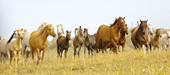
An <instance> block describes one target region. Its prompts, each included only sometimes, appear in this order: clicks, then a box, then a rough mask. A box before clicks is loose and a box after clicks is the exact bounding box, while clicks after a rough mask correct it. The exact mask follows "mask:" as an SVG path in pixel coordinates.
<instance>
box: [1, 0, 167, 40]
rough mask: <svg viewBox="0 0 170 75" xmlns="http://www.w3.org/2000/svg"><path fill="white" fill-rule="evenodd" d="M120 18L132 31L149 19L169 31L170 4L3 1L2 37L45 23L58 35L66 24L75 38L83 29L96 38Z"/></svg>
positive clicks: (151, 0)
mask: <svg viewBox="0 0 170 75" xmlns="http://www.w3.org/2000/svg"><path fill="white" fill-rule="evenodd" d="M119 16H121V17H124V16H126V18H125V21H126V24H128V27H129V28H131V27H132V25H133V27H135V26H137V21H138V20H140V19H141V20H146V19H148V24H152V25H153V27H154V29H156V28H165V29H170V26H169V25H170V0H0V35H1V36H2V38H10V36H11V35H12V33H13V31H14V30H15V29H19V28H25V29H27V30H37V28H38V27H39V26H40V24H41V23H42V22H47V23H50V24H52V25H53V26H54V28H55V32H56V30H57V29H56V25H58V24H63V29H64V31H65V33H66V30H69V31H72V34H71V35H72V37H73V36H74V29H75V28H78V27H79V26H80V25H81V26H82V28H88V29H89V33H90V34H94V33H96V32H97V29H98V28H99V26H100V25H102V24H106V25H110V24H111V23H113V21H114V20H115V18H118V17H119ZM56 33H57V32H56ZM48 40H49V41H51V40H52V37H48Z"/></svg>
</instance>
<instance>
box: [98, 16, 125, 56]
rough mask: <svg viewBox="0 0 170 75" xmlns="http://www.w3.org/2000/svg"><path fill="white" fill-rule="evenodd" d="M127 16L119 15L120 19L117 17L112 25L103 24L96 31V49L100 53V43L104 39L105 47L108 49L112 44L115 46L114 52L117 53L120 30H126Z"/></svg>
mask: <svg viewBox="0 0 170 75" xmlns="http://www.w3.org/2000/svg"><path fill="white" fill-rule="evenodd" d="M124 19H125V17H124V18H122V17H119V18H118V19H117V18H116V19H115V22H114V23H113V24H111V25H110V26H107V25H101V26H100V27H99V28H98V31H97V33H96V47H95V50H96V52H97V53H98V48H99V44H100V42H101V40H102V42H104V43H105V44H104V46H103V49H104V50H105V51H106V49H107V48H108V46H110V45H111V44H112V45H113V47H114V50H113V51H114V52H115V53H116V54H117V44H118V43H119V39H120V30H123V31H125V30H126V28H125V20H124Z"/></svg>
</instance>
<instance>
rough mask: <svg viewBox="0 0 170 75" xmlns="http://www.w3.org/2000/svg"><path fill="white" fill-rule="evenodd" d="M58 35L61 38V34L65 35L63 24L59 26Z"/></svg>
mask: <svg viewBox="0 0 170 75" xmlns="http://www.w3.org/2000/svg"><path fill="white" fill-rule="evenodd" d="M57 33H58V35H59V36H60V34H62V33H64V30H63V25H62V24H59V25H57Z"/></svg>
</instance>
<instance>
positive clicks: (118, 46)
mask: <svg viewBox="0 0 170 75" xmlns="http://www.w3.org/2000/svg"><path fill="white" fill-rule="evenodd" d="M117 48H118V51H119V52H120V49H119V48H120V44H118V45H117Z"/></svg>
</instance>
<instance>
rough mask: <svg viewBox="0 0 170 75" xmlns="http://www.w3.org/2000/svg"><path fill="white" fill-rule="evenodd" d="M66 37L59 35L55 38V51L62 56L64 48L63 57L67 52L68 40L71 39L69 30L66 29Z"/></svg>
mask: <svg viewBox="0 0 170 75" xmlns="http://www.w3.org/2000/svg"><path fill="white" fill-rule="evenodd" d="M66 33H67V34H66V37H65V36H60V37H58V39H57V41H56V42H57V53H58V55H59V56H60V57H61V58H62V55H63V51H64V50H65V58H66V57H67V52H68V48H69V40H70V39H71V31H70V32H69V31H66Z"/></svg>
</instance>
